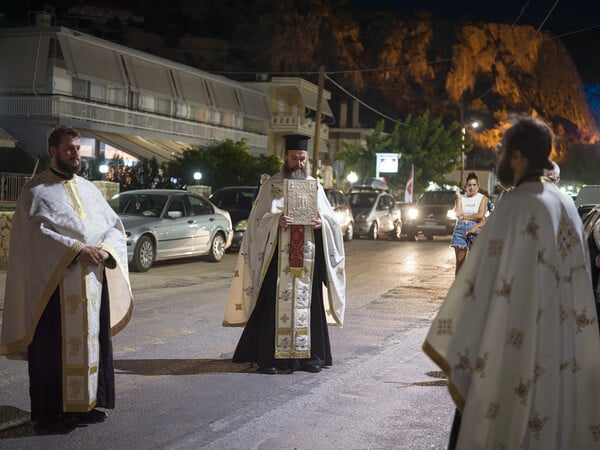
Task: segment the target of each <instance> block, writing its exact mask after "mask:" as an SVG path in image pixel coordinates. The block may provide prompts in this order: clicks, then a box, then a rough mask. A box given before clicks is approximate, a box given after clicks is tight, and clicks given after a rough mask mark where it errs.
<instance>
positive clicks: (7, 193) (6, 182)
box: [0, 172, 31, 202]
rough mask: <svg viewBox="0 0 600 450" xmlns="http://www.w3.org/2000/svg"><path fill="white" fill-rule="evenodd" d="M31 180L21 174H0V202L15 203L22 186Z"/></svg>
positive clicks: (28, 176)
mask: <svg viewBox="0 0 600 450" xmlns="http://www.w3.org/2000/svg"><path fill="white" fill-rule="evenodd" d="M30 178H31V176H30V175H25V174H22V173H5V172H0V201H1V202H16V201H17V198H18V197H19V194H20V193H21V190H22V189H23V186H25V183H27V181H29V179H30Z"/></svg>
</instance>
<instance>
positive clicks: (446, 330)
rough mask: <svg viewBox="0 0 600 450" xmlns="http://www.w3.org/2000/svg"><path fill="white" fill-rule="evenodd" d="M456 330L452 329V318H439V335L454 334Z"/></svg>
mask: <svg viewBox="0 0 600 450" xmlns="http://www.w3.org/2000/svg"><path fill="white" fill-rule="evenodd" d="M453 333H454V330H453V329H452V319H438V321H437V334H438V336H441V335H445V334H447V335H448V336H452V334H453Z"/></svg>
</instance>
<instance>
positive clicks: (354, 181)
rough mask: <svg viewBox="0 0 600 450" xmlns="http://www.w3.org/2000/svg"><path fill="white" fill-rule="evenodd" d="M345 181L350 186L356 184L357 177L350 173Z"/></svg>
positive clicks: (354, 173)
mask: <svg viewBox="0 0 600 450" xmlns="http://www.w3.org/2000/svg"><path fill="white" fill-rule="evenodd" d="M346 180H348V182H349V183H350V184H351V185H352V184H354V183H356V181H357V180H358V175H356V172H350V173H349V174H348V175H347V176H346Z"/></svg>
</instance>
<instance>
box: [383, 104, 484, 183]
mask: <svg viewBox="0 0 600 450" xmlns="http://www.w3.org/2000/svg"><path fill="white" fill-rule="evenodd" d="M462 139H463V138H462V133H461V125H460V124H459V123H458V122H453V123H451V124H450V126H448V127H445V126H444V124H443V123H442V119H441V118H437V119H433V120H431V119H430V118H429V111H425V112H424V113H423V114H422V115H420V116H416V117H413V116H412V115H411V114H409V115H408V116H407V117H406V118H405V119H404V120H401V121H400V122H398V123H397V124H396V126H395V128H394V131H393V132H392V135H391V146H392V148H394V149H395V150H394V151H395V152H398V153H401V154H402V157H401V159H400V161H401V162H402V164H401V166H400V169H399V172H398V174H397V175H396V178H397V179H399V180H406V179H407V177H408V173H409V170H410V166H411V164H414V167H415V171H414V190H415V192H421V191H423V190H424V189H425V188H426V187H427V186H428V185H429V182H434V183H437V184H440V185H442V184H444V183H445V180H444V175H446V174H447V173H449V172H452V171H453V170H456V169H458V168H459V167H460V157H461V148H462V145H463V144H464V146H465V148H464V151H465V153H468V152H469V151H470V150H471V148H472V143H471V141H470V139H468V138H467V139H465V140H464V141H463V140H462Z"/></svg>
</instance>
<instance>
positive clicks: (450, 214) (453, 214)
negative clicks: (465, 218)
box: [446, 209, 456, 220]
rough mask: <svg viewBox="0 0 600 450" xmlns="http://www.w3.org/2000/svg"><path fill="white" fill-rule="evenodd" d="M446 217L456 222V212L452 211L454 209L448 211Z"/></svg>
mask: <svg viewBox="0 0 600 450" xmlns="http://www.w3.org/2000/svg"><path fill="white" fill-rule="evenodd" d="M446 217H447V218H448V219H451V220H456V211H454V209H449V210H448V212H447V213H446Z"/></svg>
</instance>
